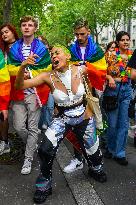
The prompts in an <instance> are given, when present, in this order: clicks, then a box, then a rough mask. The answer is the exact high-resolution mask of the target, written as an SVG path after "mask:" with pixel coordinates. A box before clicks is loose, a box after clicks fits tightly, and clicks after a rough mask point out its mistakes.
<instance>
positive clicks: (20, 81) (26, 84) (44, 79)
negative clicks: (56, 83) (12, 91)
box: [15, 54, 50, 90]
mask: <svg viewBox="0 0 136 205" xmlns="http://www.w3.org/2000/svg"><path fill="white" fill-rule="evenodd" d="M36 57H37V55H35V54H31V55H30V56H29V57H28V58H27V59H26V60H25V61H23V62H22V64H21V66H20V69H19V71H18V74H17V77H16V81H15V88H16V89H17V90H21V89H26V88H31V87H37V86H38V85H41V84H43V83H46V84H48V85H49V73H47V72H45V73H41V74H39V75H38V76H37V77H35V78H32V79H27V80H24V73H25V70H26V68H27V66H29V65H36V64H35V58H36ZM49 86H50V85H49Z"/></svg>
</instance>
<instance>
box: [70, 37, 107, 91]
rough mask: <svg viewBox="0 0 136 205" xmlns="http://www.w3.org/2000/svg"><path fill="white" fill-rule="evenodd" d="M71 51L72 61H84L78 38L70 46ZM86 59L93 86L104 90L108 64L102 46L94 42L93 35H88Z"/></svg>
mask: <svg viewBox="0 0 136 205" xmlns="http://www.w3.org/2000/svg"><path fill="white" fill-rule="evenodd" d="M69 50H70V53H71V61H73V62H79V61H83V59H82V54H81V49H80V46H79V43H78V41H77V40H76V41H75V42H74V43H73V44H71V45H70V47H69ZM84 61H85V62H87V63H86V66H87V68H88V75H89V79H90V82H91V84H92V86H93V87H94V88H96V89H98V90H103V84H104V82H105V76H106V73H107V64H106V60H105V57H104V52H103V51H102V49H101V48H100V46H99V45H98V44H97V43H95V42H94V40H93V38H92V36H88V44H87V46H86V49H85V55H84Z"/></svg>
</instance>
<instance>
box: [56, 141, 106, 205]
mask: <svg viewBox="0 0 136 205" xmlns="http://www.w3.org/2000/svg"><path fill="white" fill-rule="evenodd" d="M71 159H72V155H71V153H70V152H69V150H68V149H67V147H66V145H65V144H64V143H61V146H60V147H59V152H58V154H57V162H58V164H59V166H60V168H61V170H62V171H63V168H64V167H65V166H66V163H68V162H69V161H70V160H71ZM63 173H64V172H63ZM64 176H65V179H66V181H67V183H68V186H69V188H70V190H71V192H72V194H73V196H74V198H75V200H76V202H77V204H78V205H104V204H103V202H102V201H101V199H100V197H99V196H98V194H97V193H96V191H95V190H94V188H93V186H92V185H91V184H90V182H89V181H87V178H86V177H85V175H84V173H83V171H82V170H78V171H76V172H73V173H70V174H66V173H64Z"/></svg>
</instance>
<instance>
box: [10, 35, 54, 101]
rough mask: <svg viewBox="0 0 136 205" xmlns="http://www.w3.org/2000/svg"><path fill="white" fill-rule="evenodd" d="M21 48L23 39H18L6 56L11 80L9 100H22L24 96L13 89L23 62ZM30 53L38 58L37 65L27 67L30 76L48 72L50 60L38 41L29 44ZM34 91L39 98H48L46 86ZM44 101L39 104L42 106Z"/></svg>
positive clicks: (46, 51) (45, 49) (46, 50)
mask: <svg viewBox="0 0 136 205" xmlns="http://www.w3.org/2000/svg"><path fill="white" fill-rule="evenodd" d="M22 46H23V39H19V40H18V41H16V42H15V43H14V44H13V46H12V47H11V49H10V51H9V54H8V59H7V64H8V71H9V74H10V79H11V99H12V100H22V99H23V96H24V95H23V91H20V90H16V89H15V88H14V82H15V78H16V75H17V73H18V70H19V68H20V65H21V63H22V62H23V61H24V60H25V59H24V57H23V54H22ZM31 51H32V52H33V53H34V54H37V55H38V56H39V57H38V58H36V64H37V65H34V66H29V71H30V72H31V76H32V77H35V76H37V75H38V74H40V73H41V72H47V71H50V70H51V66H49V65H50V64H51V60H50V55H49V52H48V49H47V48H46V46H45V45H44V44H43V43H42V42H41V41H40V40H39V39H36V38H35V39H34V40H33V42H32V44H31ZM36 89H37V94H38V95H39V97H41V98H42V99H43V96H44V97H46V95H47V97H46V98H48V94H49V91H50V90H49V87H48V86H47V85H44V86H43V85H42V86H38V87H37V88H36ZM21 92H22V94H21ZM16 98H17V99H16ZM46 100H47V99H46ZM46 100H43V102H41V103H42V104H44V103H45V102H46Z"/></svg>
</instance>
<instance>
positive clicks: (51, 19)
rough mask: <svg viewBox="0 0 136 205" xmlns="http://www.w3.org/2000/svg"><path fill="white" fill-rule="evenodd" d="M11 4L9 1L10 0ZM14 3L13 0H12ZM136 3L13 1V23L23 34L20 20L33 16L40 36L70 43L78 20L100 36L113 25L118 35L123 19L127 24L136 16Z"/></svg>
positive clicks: (116, 0) (111, 0)
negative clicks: (85, 21) (38, 27)
mask: <svg viewBox="0 0 136 205" xmlns="http://www.w3.org/2000/svg"><path fill="white" fill-rule="evenodd" d="M7 1H8V0H7ZM9 1H11V0H9ZM5 2H6V1H5V0H1V5H0V17H1V18H0V24H2V23H3V22H2V17H3V7H4V5H5ZM134 5H135V0H131V1H130V0H121V1H119V0H101V1H99V0H86V1H83V0H35V1H33V0H20V1H18V0H13V1H12V9H11V11H9V14H10V16H11V18H10V19H11V23H13V24H14V25H15V26H16V27H17V29H18V31H19V19H20V18H21V17H22V16H24V15H33V16H36V17H37V18H38V19H39V22H40V29H39V30H38V32H37V35H38V34H44V36H46V38H47V39H48V41H49V43H51V44H54V43H56V42H57V43H61V44H66V45H67V44H68V43H69V42H70V41H71V40H72V39H73V38H74V36H73V24H74V22H75V20H76V19H77V18H80V17H84V18H86V19H87V20H88V21H89V25H90V29H91V32H92V33H93V34H94V35H95V36H96V37H98V35H99V33H100V32H101V30H102V28H103V27H104V26H108V25H111V26H112V27H113V29H114V31H115V32H116V31H117V30H118V28H119V25H120V19H121V17H124V21H125V22H126V23H127V22H128V21H129V19H130V18H131V17H132V16H133V17H136V13H135V12H134V10H133V7H134Z"/></svg>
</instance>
